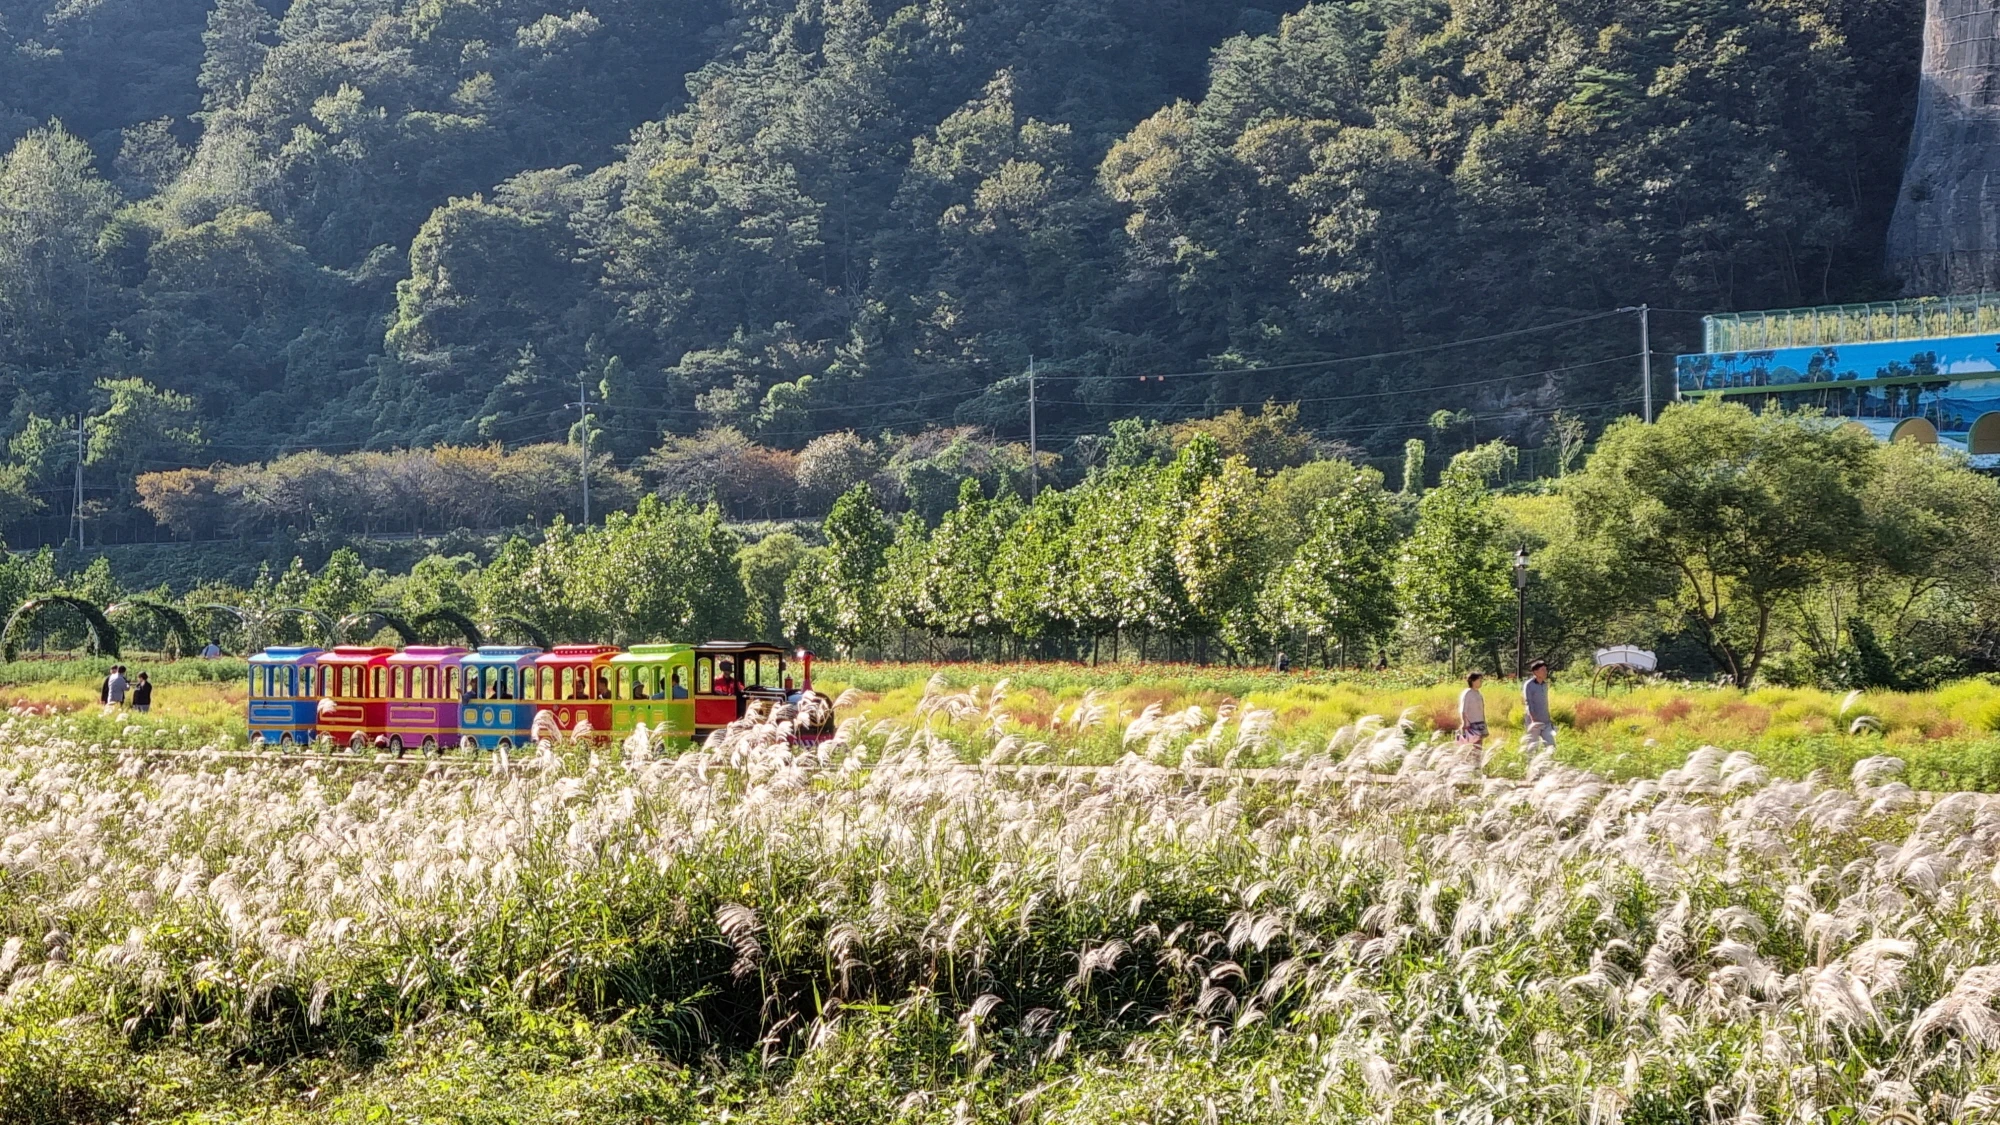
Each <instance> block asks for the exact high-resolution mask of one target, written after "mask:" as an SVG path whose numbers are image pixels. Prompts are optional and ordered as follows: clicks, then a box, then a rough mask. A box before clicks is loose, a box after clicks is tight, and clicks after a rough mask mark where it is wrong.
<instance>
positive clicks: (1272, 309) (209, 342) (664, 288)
mask: <svg viewBox="0 0 2000 1125" xmlns="http://www.w3.org/2000/svg"><path fill="white" fill-rule="evenodd" d="M1920 16H1921V13H1920V12H1919V11H1918V10H1917V9H1916V8H1913V7H1912V6H1910V5H1908V4H1902V3H1890V2H1889V0H1851V2H1850V0H1841V2H1838V3H1835V2H1832V0H1771V2H1769V3H1762V4H1756V5H1720V4H1715V3H1710V2H1707V0H1672V2H1667V3H1640V2H1638V0H1616V2H1613V3H1609V4H1605V3H1582V2H1581V0H1551V2H1549V3H1540V4H1529V5H1520V4H1514V5H1493V4H1485V3H1478V2H1475V0H1361V2H1359V3H1339V4H1334V3H1300V2H1298V0H1286V2H1285V3H1281V4H1278V5H1275V6H1273V8H1271V9H1259V8H1248V7H1239V6H1237V5H1234V4H1213V3H1202V2H1197V0H1148V2H1146V3H1139V2H1137V0H997V2H990V3H988V2H982V3H977V4H974V3H969V2H964V0H946V2H943V3H940V4H934V5H931V6H929V7H919V6H915V5H902V4H898V3H890V2H886V0H884V2H868V3H844V4H822V3H818V2H816V0H814V2H808V0H777V2H775V3H771V2H765V0H757V2H754V3H753V2H751V0H672V2H667V3H661V2H656V0H603V2H600V3H593V4H591V5H590V6H589V7H588V8H587V9H582V8H575V7H574V6H550V5H548V4H547V3H545V0H453V2H451V3H422V4H418V3H404V2H401V0H396V2H389V0H298V2H296V3H292V4H290V5H288V6H286V5H277V4H260V3H257V2H254V0H221V2H219V3H213V4H211V3H208V2H206V0H205V2H203V3H199V4H196V3H190V2H188V0H150V2H147V3H140V2H139V0H101V2H95V3H91V4H68V3H62V4H59V3H56V2H55V0H0V59H4V60H5V65H0V153H4V156H0V388H4V390H5V392H6V396H7V399H8V401H9V402H10V403H11V404H12V405H11V407H10V410H9V411H8V413H7V414H6V415H5V417H4V418H0V438H6V439H8V440H9V441H10V443H11V441H12V439H13V438H15V437H17V436H20V435H24V434H33V433H35V432H37V431H36V427H38V426H44V425H46V424H51V423H54V424H58V425H60V426H70V425H71V424H72V423H71V422H69V421H68V419H71V418H73V417H74V416H75V415H76V414H78V413H83V414H85V415H98V414H100V413H102V412H103V411H104V410H105V409H106V407H107V404H106V402H105V401H104V399H105V398H106V396H107V394H110V395H117V394H120V393H122V394H124V395H125V396H126V400H127V401H130V402H144V403H146V404H150V405H151V406H152V407H156V408H158V409H160V410H165V411H169V412H173V411H181V410H183V404H189V405H188V407H187V409H188V411H189V412H188V414H187V417H186V419H185V421H182V420H178V419H169V420H168V421H165V422H160V423H152V424H148V425H147V426H145V427H140V428H138V429H136V430H135V429H133V428H131V427H129V426H125V425H124V423H122V422H121V423H120V426H121V427H123V428H121V429H118V430H117V431H116V432H117V433H119V434H121V435H122V434H126V433H132V434H135V435H136V436H135V437H134V438H133V440H134V441H135V442H136V445H135V446H134V448H133V449H130V450H124V451H121V452H119V453H117V454H116V455H113V454H112V453H111V452H110V451H109V450H106V451H105V452H104V453H102V454H99V455H96V456H95V457H94V458H93V463H92V464H91V465H90V466H88V469H89V471H88V472H87V473H86V476H87V477H88V478H89V481H88V487H89V488H90V489H91V498H92V503H93V505H94V507H93V509H92V513H93V518H95V519H98V520H100V521H102V524H103V526H105V527H107V528H112V527H119V526H124V527H150V526H151V525H150V523H148V522H147V520H148V516H147V514H146V513H145V512H144V511H142V510H140V509H139V508H138V507H137V502H138V499H139V496H140V493H139V491H138V490H137V489H136V488H135V487H134V485H133V483H132V479H131V478H132V476H133V475H134V474H135V473H136V472H138V471H140V469H141V467H142V466H143V468H144V469H146V470H158V471H165V470H172V469H175V468H202V467H206V466H208V465H209V464H211V463H212V462H217V461H219V462H223V463H227V464H232V465H247V464H256V463H268V462H271V461H273V460H276V459H279V458H282V457H284V456H286V455H288V454H293V453H297V452H300V451H305V450H318V451H321V452H324V453H327V454H330V455H332V454H343V453H351V452H354V451H357V450H365V451H388V450H392V449H396V448H413V447H428V446H432V445H438V444H452V445H459V446H484V445H486V444H488V443H490V442H501V443H504V444H505V445H506V446H508V447H516V446H533V445H536V444H538V443H543V442H550V441H561V440H565V439H566V438H568V436H569V435H570V433H571V430H572V428H573V427H574V426H575V425H576V424H577V422H578V419H577V418H576V417H575V412H574V410H573V409H571V408H570V407H569V406H568V405H567V404H569V403H572V402H574V401H575V399H576V397H577V393H578V391H579V388H580V387H581V388H582V389H583V390H585V391H587V392H588V394H589V395H590V397H591V398H592V400H593V401H592V404H591V411H590V413H591V419H590V421H589V423H588V426H587V427H586V428H589V429H591V430H592V432H594V433H596V434H598V435H600V436H599V437H597V438H595V439H593V440H594V442H595V446H594V447H595V448H596V449H597V451H598V452H600V453H602V454H604V455H605V456H606V457H608V458H610V464H611V466H612V467H615V468H618V469H624V470H630V469H632V468H633V467H634V463H635V462H636V461H637V460H639V459H642V458H644V457H645V456H647V455H648V454H649V451H654V450H662V449H664V450H667V451H669V452H671V451H672V449H674V448H678V447H675V446H673V445H672V444H671V443H672V442H675V441H682V442H685V441H694V440H698V437H699V435H703V434H728V433H734V434H737V435H740V436H741V437H742V438H743V439H745V440H746V441H748V442H750V443H754V444H755V445H757V446H758V447H760V448H765V449H770V450H774V451H779V452H783V453H793V452H798V451H801V450H806V449H808V448H810V447H811V446H812V445H813V443H814V442H815V441H816V440H817V439H821V438H823V437H824V436H825V435H827V434H832V433H838V432H841V431H844V430H852V431H854V432H855V433H856V434H858V435H859V436H860V437H861V438H862V439H865V440H867V441H871V442H872V441H879V440H880V439H881V438H882V436H883V434H884V433H885V432H889V433H893V434H898V435H912V434H919V433H921V432H923V431H930V430H938V431H941V432H945V433H954V432H958V431H956V430H953V429H952V428H953V427H972V428H975V429H976V430H978V431H980V432H983V433H988V434H991V435H993V436H995V437H997V438H998V439H1000V440H1002V441H1019V440H1021V439H1022V438H1023V437H1025V433H1026V421H1027V419H1026V399H1027V395H1026V381H1025V379H1024V377H1023V376H1024V373H1025V371H1026V369H1027V368H1028V366H1029V363H1030V360H1031V358H1032V359H1033V360H1034V362H1035V365H1036V368H1037V372H1038V380H1039V382H1038V388H1039V394H1038V404H1039V409H1040V423H1041V432H1042V435H1043V436H1044V437H1045V438H1047V439H1050V440H1049V441H1048V445H1047V446H1046V448H1049V449H1052V450H1054V451H1056V452H1059V453H1060V454H1061V456H1062V457H1063V458H1064V463H1065V464H1067V465H1068V466H1070V471H1071V476H1070V478H1069V479H1070V480H1074V479H1076V476H1077V475H1078V474H1079V473H1080V469H1081V467H1082V466H1084V465H1085V464H1086V463H1088V462H1091V461H1092V459H1093V458H1095V457H1099V456H1101V455H1102V453H1103V451H1104V450H1103V446H1102V441H1101V438H1100V437H1099V435H1101V434H1102V433H1103V432H1104V431H1105V429H1106V427H1107V425H1108V423H1109V422H1110V421H1112V420H1114V419H1121V418H1132V417H1136V418H1139V419H1141V420H1144V421H1149V422H1174V421H1177V420H1182V419H1190V418H1192V419H1198V420H1200V421H1202V422H1203V424H1204V425H1206V426H1207V427H1208V432H1209V435H1210V436H1211V437H1213V438H1215V439H1216V440H1217V441H1218V442H1219V443H1220V444H1221V445H1222V446H1223V448H1224V450H1225V455H1229V454H1238V453H1240V454H1242V455H1243V456H1244V457H1245V458H1246V459H1247V460H1248V461H1249V463H1250V465H1251V467H1252V468H1254V469H1256V470H1258V471H1260V472H1268V471H1271V470H1273V469H1275V468H1280V467H1283V466H1285V465H1289V464H1297V463H1300V462H1301V461H1303V460H1307V459H1309V458H1310V456H1311V452H1310V449H1308V448H1306V447H1302V446H1300V445H1298V444H1297V443H1296V442H1294V441H1292V440H1291V439H1290V438H1287V437H1285V435H1283V434H1274V433H1272V432H1269V431H1260V430H1258V429H1257V424H1256V419H1258V418H1260V417H1263V416H1264V415H1259V414H1256V413H1254V411H1255V410H1256V408H1257V406H1258V405H1259V404H1261V403H1264V402H1265V401H1267V400H1276V401H1278V402H1282V403H1287V404H1295V405H1292V406H1291V407H1289V408H1290V409H1295V410H1296V411H1297V417H1296V422H1297V429H1298V431H1299V432H1303V433H1304V434H1306V435H1308V436H1309V437H1310V439H1311V441H1313V442H1315V443H1318V444H1319V445H1320V446H1326V445H1329V444H1331V443H1343V442H1344V443H1347V444H1348V445H1349V446H1351V447H1356V448H1359V449H1361V450H1364V451H1366V452H1367V453H1369V454H1371V455H1373V456H1377V457H1386V456H1392V455H1394V454H1395V452H1396V451H1398V450H1400V449H1402V448H1403V444H1404V442H1406V441H1408V440H1410V439H1412V438H1415V437H1418V436H1425V437H1426V438H1427V440H1428V441H1429V444H1430V446H1431V450H1430V452H1431V455H1432V460H1433V462H1434V463H1438V464H1442V463H1444V462H1446V461H1448V459H1449V457H1450V455H1451V454H1453V453H1456V452H1459V451H1461V450H1463V449H1466V448H1470V447H1472V446H1474V445H1477V444H1479V443H1480V442H1482V441H1487V440H1491V439H1492V438H1494V437H1506V438H1508V439H1509V440H1511V441H1513V442H1514V443H1515V444H1516V445H1519V446H1521V447H1523V448H1529V447H1534V446H1537V445H1539V444H1540V443H1541V441H1542V433H1543V431H1544V430H1545V429H1547V428H1548V427H1549V426H1550V424H1551V421H1550V420H1551V418H1553V417H1555V415H1556V411H1557V410H1562V411H1564V412H1565V413H1564V415H1563V417H1565V418H1567V417H1571V416H1576V417H1582V418H1587V419H1589V420H1591V421H1592V423H1593V424H1594V425H1598V424H1601V423H1602V422H1603V421H1604V420H1606V419H1608V418H1609V417H1612V416H1615V415H1616V414H1617V413H1619V412H1620V411H1622V410H1624V409H1626V408H1627V407H1628V406H1629V403H1628V402H1627V401H1626V400H1627V399H1629V398H1630V397H1632V396H1631V394H1630V393H1628V391H1627V390H1626V389H1624V388H1625V386H1626V384H1627V383H1630V382H1632V380H1631V378H1630V369H1631V367H1632V366H1633V360H1632V358H1631V353H1632V351H1633V345H1632V340H1631V325H1630V324H1629V323H1628V322H1627V321H1625V320H1623V319H1619V318H1612V317H1609V316H1597V314H1600V313H1607V312H1608V311H1609V310H1610V309H1612V308H1615V307H1617V306H1619V305H1626V304H1632V303H1636V302H1638V301H1641V300H1648V301H1651V302H1652V303H1653V304H1654V305H1656V306H1662V307H1668V308H1680V309H1725V308H1742V307H1772V306H1791V305H1797V304H1803V303H1810V302H1817V301H1832V300H1851V299H1865V298H1872V297H1877V296H1882V295H1885V294H1887V293H1889V292H1890V291H1891V288H1892V283H1891V282H1889V281H1888V280H1887V279H1886V278H1885V277H1884V276H1883V274H1882V270H1881V268H1880V261H1879V259H1880V254H1879V248H1880V246H1881V244H1882V238H1883V231H1884V229H1885V227H1886V223H1887V218H1888V212H1889V208H1890V205H1891V203H1892V198H1891V195H1892V193H1893V190H1894V186H1895V183H1896V180H1897V177H1896V169H1897V168H1898V167H1899V165H1900V161H1901V159H1902V156H1903V148H1904V138H1905V137H1906V135H1907V129H1908V123H1909V120H1910V115H1911V106H1912V102H1913V95H1914V92H1915V89H1916V82H1915V66H1916V61H1917V57H1918V42H1917V39H1918V33H1919V24H1920ZM1593 316H1595V317H1596V319H1580V318H1586V317H1593ZM1552 324H1564V325H1566V327H1562V328H1559V329H1554V330H1550V331H1539V332H1530V333H1521V334H1512V335H1506V334H1507V333H1514V332H1515V331H1516V330H1519V329H1524V328H1531V327H1537V326H1545V325H1552ZM1695 327H1696V326H1695V324H1694V322H1693V320H1692V318H1689V317H1680V316H1677V315H1670V314H1662V315H1661V316H1660V317H1658V318H1657V319H1656V322H1655V329H1656V330H1655V337H1654V339H1655V344H1656V345H1657V346H1660V347H1662V348H1672V347H1675V346H1677V345H1680V344H1685V343H1689V342H1692V340H1693V339H1694V336H1693V333H1694V331H1695ZM1485 337H1497V338H1494V339H1489V340H1487V341H1486V342H1485V343H1482V344H1479V345H1477V346H1474V347H1441V346H1440V345H1445V344H1450V343H1452V342H1454V341H1462V340H1466V339H1469V338H1485ZM1384 353H1393V354H1390V355H1385V354H1384ZM1361 356H1381V357H1382V358H1376V359H1352V357H1361ZM1350 360H1352V361H1350ZM1301 364H1304V365H1306V366H1300V365H1301ZM1159 374H1170V375H1171V377H1170V378H1165V379H1160V378H1149V379H1146V380H1143V381H1142V380H1141V378H1140V377H1141V376H1155V375H1159ZM107 387H109V388H125V390H123V391H119V390H112V391H109V392H107V391H105V390H103V389H101V388H107ZM1440 405H1444V406H1448V407H1449V408H1450V419H1451V421H1450V422H1449V424H1448V425H1446V426H1445V427H1443V428H1442V429H1438V430H1435V431H1431V432H1429V433H1427V431H1430V425H1429V421H1430V417H1431V415H1432V413H1433V412H1434V411H1436V410H1437V409H1438V407H1439V406H1440ZM1244 407H1247V408H1250V411H1252V412H1253V413H1245V414H1235V415H1232V414H1231V411H1232V410H1235V409H1237V408H1244ZM113 412H114V415H117V410H116V408H115V407H114V410H113ZM197 436H198V438H199V440H194V439H195V438H196V437H197ZM105 440H106V441H107V442H110V441H114V439H112V438H107V439H105ZM949 440H952V439H947V441H949ZM115 441H116V442H117V443H119V444H123V443H124V441H125V439H124V438H123V437H118V438H116V439H115ZM1288 443H1289V444H1288ZM29 444H30V446H33V445H34V443H33V442H30V443H29ZM99 444H100V445H102V444H103V443H99ZM32 451H33V450H32V449H30V450H27V451H25V452H10V455H9V458H8V461H7V464H6V465H5V472H6V474H8V475H7V476H5V477H0V517H6V516H9V515H10V514H11V515H12V516H13V517H14V519H15V520H16V521H17V522H18V520H19V519H21V518H23V517H26V516H32V515H33V514H34V513H35V506H36V503H39V504H40V505H41V509H40V510H41V512H42V514H43V517H44V519H45V520H46V521H47V522H48V526H47V528H46V529H42V525H40V524H37V525H36V527H37V528H38V529H39V530H38V531H37V532H36V534H37V535H38V536H39V537H42V538H45V539H49V540H51V541H53V540H54V539H55V538H59V530H60V528H61V527H63V526H65V523H64V517H65V516H66V514H67V508H66V507H65V506H66V505H67V504H68V502H69V500H68V488H67V486H68V485H70V484H71V482H70V481H69V480H68V479H65V478H64V477H63V476H62V475H61V474H62V472H63V468H59V467H54V466H51V465H49V464H48V463H47V462H46V461H45V460H42V461H38V460H35V459H33V458H31V457H30V456H28V455H27V453H29V452H32ZM852 452H854V450H852V449H851V448H849V449H847V450H845V451H842V450H837V449H833V448H820V449H818V450H815V451H814V456H813V457H812V458H811V461H812V467H813V472H812V473H811V474H809V476H810V480H811V484H810V486H809V489H810V491H809V495H811V496H812V497H813V498H814V499H813V503H814V504H815V505H816V507H815V508H814V514H819V513H821V512H823V511H824V510H825V506H826V505H827V504H829V503H831V501H832V499H833V497H834V496H837V495H839V494H840V492H842V491H844V490H845V488H847V487H850V486H851V485H852V483H854V481H855V480H856V479H859V478H858V476H857V474H859V475H861V476H866V475H869V474H872V472H874V471H875V470H874V469H873V468H872V467H869V466H868V465H867V459H866V458H865V457H864V458H862V459H860V460H858V461H857V460H856V459H855V458H852V457H847V456H845V454H848V453H852ZM1002 471H1005V472H1012V471H1016V470H1014V469H1011V468H1006V469H995V470H994V472H995V473H997V472H1002ZM975 475H977V474H975ZM991 475H993V474H992V473H989V474H988V476H989V477H990V476H991ZM800 479H801V480H805V479H806V478H805V477H801V478H800ZM915 483H916V487H917V488H918V489H919V493H918V494H916V497H915V499H914V500H913V506H915V507H917V508H918V509H919V510H920V511H922V512H923V513H924V515H925V517H926V519H927V520H930V521H932V522H934V521H935V520H936V518H937V517H938V515H940V514H941V513H942V512H943V511H945V510H947V509H949V508H950V507H951V506H952V502H953V500H954V498H955V496H956V493H957V485H958V475H956V474H949V473H948V474H946V475H944V476H943V477H942V478H940V479H935V480H931V479H926V478H925V477H924V475H923V474H921V473H919V474H917V475H916V479H915ZM987 484H988V486H989V488H990V487H991V484H992V481H991V480H990V479H989V480H988V481H987ZM713 492H714V498H716V499H717V500H719V501H720V502H722V503H723V504H725V505H726V506H729V505H733V504H738V503H741V501H740V500H732V499H731V498H730V497H729V496H727V495H724V493H725V492H726V489H725V488H723V487H722V486H721V485H720V484H717V485H715V487H714V489H713ZM693 498H694V499H696V500H697V501H699V500H704V499H707V498H708V496H706V495H703V494H701V493H700V492H699V491H696V492H694V493H693ZM635 499H636V494H633V496H631V497H628V498H627V500H626V506H628V507H629V505H630V504H631V503H632V502H633V501H634V500H635ZM766 514H769V513H768V512H767V513H766ZM120 521H123V522H122V523H121V522H120Z"/></svg>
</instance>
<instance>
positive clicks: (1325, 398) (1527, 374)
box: [1042, 352, 1640, 406]
mask: <svg viewBox="0 0 2000 1125" xmlns="http://www.w3.org/2000/svg"><path fill="white" fill-rule="evenodd" d="M1639 355H1640V353H1638V352H1632V353H1631V354H1629V355H1615V356H1610V357H1607V358H1605V359H1593V360H1591V361H1589V362H1588V363H1572V364H1568V365H1566V366H1563V367H1545V368H1543V369H1542V370H1540V371H1523V372H1520V373H1519V374H1516V375H1495V376H1493V377H1491V378H1488V379H1470V380H1467V381H1466V382H1463V383H1444V384H1440V385H1438V386H1434V387H1424V388H1421V389H1422V390H1423V391H1424V392H1426V393H1428V392H1431V391H1452V390H1460V389H1463V388H1465V387H1483V386H1487V385H1490V384H1493V383H1507V382H1512V381H1513V380H1515V379H1536V378H1540V377H1541V376H1544V375H1559V374H1561V373H1563V372H1565V371H1582V370H1584V369H1585V368H1589V367H1602V366H1604V365H1605V364H1607V363H1624V362H1626V361H1627V360H1633V359H1637V358H1639ZM1410 393H1412V392H1411V391H1410V390H1409V389H1408V388H1405V389H1401V390H1394V391H1356V392H1354V393H1352V394H1340V395H1322V396H1318V397H1312V398H1288V399H1286V400H1285V401H1286V402H1297V403H1318V402H1350V401H1353V400H1357V399H1365V398H1388V397H1391V396H1395V395H1408V394H1410ZM1042 401H1043V402H1059V403H1063V404H1065V405H1070V406H1173V405H1176V404H1175V403H1173V402H1169V401H1151V402H1139V401H1109V400H1106V401H1096V400H1092V399H1067V398H1045V399H1043V400H1042Z"/></svg>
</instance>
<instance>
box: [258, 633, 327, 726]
mask: <svg viewBox="0 0 2000 1125" xmlns="http://www.w3.org/2000/svg"><path fill="white" fill-rule="evenodd" d="M323 652H325V650H324V649H318V648H267V649H265V650H264V651H263V652H260V653H257V654H256V655H254V656H252V657H251V658H250V698H249V701H248V702H247V703H246V704H245V708H246V713H245V718H246V719H247V722H248V726H249V728H250V742H251V744H252V745H263V746H269V745H274V744H275V745H277V746H282V747H285V748H287V749H289V748H291V747H293V746H302V745H305V744H306V743H309V742H311V741H312V740H313V739H314V738H315V737H317V736H318V734H319V690H318V689H319V685H318V684H317V683H316V682H315V679H314V671H315V669H317V667H318V666H319V658H320V655H321V654H322V653H323Z"/></svg>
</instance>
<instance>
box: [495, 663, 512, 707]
mask: <svg viewBox="0 0 2000 1125" xmlns="http://www.w3.org/2000/svg"><path fill="white" fill-rule="evenodd" d="M489 674H490V675H491V676H492V677H493V678H494V680H495V681H496V682H497V684H498V687H497V689H496V692H497V694H498V695H499V697H500V698H502V699H512V698H514V670H513V669H512V668H495V669H493V671H492V672H491V673H489Z"/></svg>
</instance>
